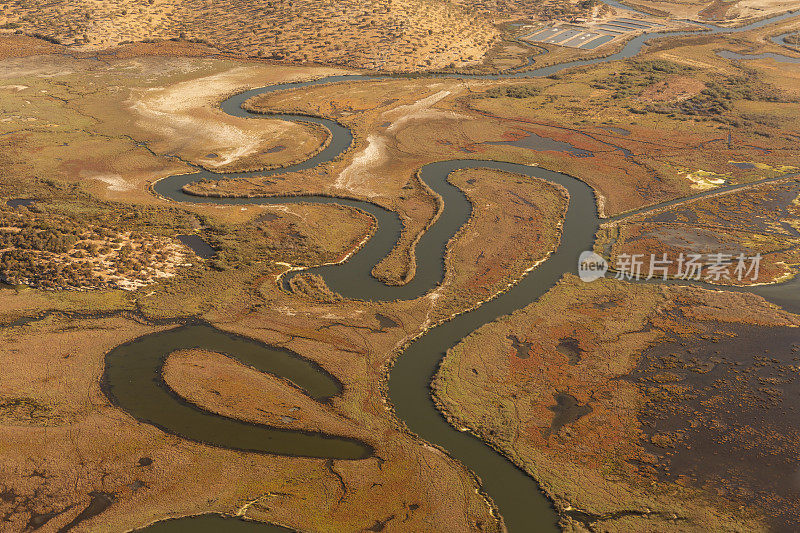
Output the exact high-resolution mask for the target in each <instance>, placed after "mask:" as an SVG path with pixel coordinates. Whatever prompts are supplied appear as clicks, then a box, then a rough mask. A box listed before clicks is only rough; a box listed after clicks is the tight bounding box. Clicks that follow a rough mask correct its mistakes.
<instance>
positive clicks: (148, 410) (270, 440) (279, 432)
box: [104, 0, 795, 532]
mask: <svg viewBox="0 0 800 533" xmlns="http://www.w3.org/2000/svg"><path fill="white" fill-rule="evenodd" d="M607 3H609V4H611V5H616V6H617V7H622V8H625V9H627V7H626V6H620V5H618V4H617V2H614V1H611V0H607ZM791 16H795V15H794V14H792V13H787V14H783V15H779V16H776V17H772V18H770V19H766V20H762V21H759V22H757V23H754V24H750V25H748V26H744V27H741V28H736V29H726V28H720V27H716V26H713V25H707V24H698V26H701V29H700V31H704V32H707V33H723V32H728V33H734V32H741V31H746V30H749V29H753V28H757V27H762V26H765V25H767V24H771V23H774V22H778V21H780V20H784V19H786V18H788V17H791ZM695 33H697V32H689V31H671V32H661V33H649V34H643V35H640V36H638V37H635V38H633V39H632V40H630V41H629V42H628V43H626V44H625V46H624V47H623V48H622V50H621V51H619V52H617V53H615V54H612V55H610V56H608V57H604V58H596V59H589V60H577V61H570V62H566V63H562V64H558V65H552V66H548V67H544V68H539V69H534V70H527V71H514V72H510V73H504V74H500V75H477V76H459V75H454V76H453V77H457V78H480V79H500V78H521V77H540V76H548V75H551V74H555V73H556V72H559V71H561V70H564V69H567V68H571V67H575V66H581V65H590V64H596V63H603V62H608V61H615V60H618V59H625V58H629V57H632V56H634V55H636V54H637V53H639V52H640V51H641V50H642V48H643V47H644V46H645V45H646V43H647V42H648V41H650V40H652V39H655V38H659V37H669V36H680V35H691V34H695ZM377 79H382V77H378V76H365V75H342V76H331V77H327V78H322V79H318V80H314V81H308V82H301V83H288V84H281V85H273V86H269V87H262V88H257V89H252V90H249V91H245V92H242V93H240V94H237V95H235V96H232V97H230V98H228V99H227V100H225V101H224V102H223V103H222V109H223V110H224V111H225V112H227V113H229V114H231V115H234V116H240V117H265V116H268V117H269V118H272V119H281V120H287V121H293V122H311V123H315V124H319V125H321V126H323V127H325V128H327V129H328V131H329V132H330V143H329V144H328V145H327V146H326V147H325V148H324V149H323V150H322V151H320V152H319V153H317V154H316V155H314V156H313V157H311V158H309V159H308V160H306V161H303V162H301V163H298V164H295V165H291V166H288V167H285V168H281V169H274V170H270V171H258V172H244V173H237V174H224V175H223V174H217V173H214V172H210V171H207V170H203V169H200V168H197V172H194V173H191V174H182V175H175V176H171V177H169V178H166V179H163V180H160V181H159V182H157V183H156V184H155V185H154V191H155V192H156V193H157V194H159V195H160V196H162V197H165V198H169V199H171V200H175V201H178V202H186V203H212V204H224V205H236V204H260V205H264V204H289V203H300V202H302V203H308V202H314V203H336V204H341V205H345V206H349V207H356V208H359V209H362V210H364V211H367V212H368V213H370V214H371V215H372V216H374V217H375V219H376V220H377V222H378V229H377V231H376V233H375V234H374V236H373V237H372V238H371V239H369V241H368V242H367V243H366V245H365V246H364V247H363V248H362V249H361V250H359V252H358V253H356V254H354V255H353V256H352V257H351V258H349V259H348V260H347V261H346V262H344V263H342V264H337V265H327V266H323V267H319V268H315V269H311V271H312V272H314V273H317V274H319V275H321V276H323V277H324V279H325V281H326V282H327V284H328V285H329V287H331V289H333V290H335V291H337V292H339V293H340V294H342V295H343V296H345V297H348V298H358V299H364V300H394V299H410V298H416V297H418V296H420V295H423V294H425V293H426V292H427V291H429V290H431V289H433V288H434V287H436V286H437V285H438V284H439V283H441V281H442V279H443V277H444V268H445V267H444V254H445V247H446V245H447V242H448V241H449V240H450V238H451V237H452V236H453V235H454V234H455V233H456V232H457V231H458V229H459V228H460V227H461V226H462V225H463V224H464V223H465V222H466V221H467V219H468V218H469V215H470V212H471V205H470V203H469V202H468V201H467V199H466V197H465V196H464V194H463V193H462V192H461V190H460V189H458V188H457V187H455V186H453V185H451V184H450V183H449V182H448V181H447V177H448V175H449V174H450V173H451V172H453V171H455V170H458V169H465V168H489V169H498V170H505V171H508V172H513V173H516V174H521V175H525V176H528V177H531V178H538V179H543V180H547V181H549V182H551V183H556V184H558V185H561V186H563V187H565V188H566V189H567V191H568V192H569V207H568V210H567V213H566V215H565V220H564V224H563V233H562V238H561V241H560V244H559V246H558V248H557V249H556V250H555V251H554V252H553V254H552V255H551V256H550V257H549V258H548V259H547V260H546V261H545V262H544V263H542V264H541V265H539V266H538V267H537V268H536V269H534V270H533V271H532V272H531V273H530V274H528V276H527V277H525V278H524V279H523V280H522V281H520V282H519V283H518V284H516V285H515V286H514V287H512V288H511V289H510V290H509V291H507V292H505V293H503V294H501V295H499V296H498V297H496V298H494V299H492V300H490V301H488V302H486V303H483V304H482V305H480V306H479V307H477V308H476V309H474V310H472V311H469V312H467V313H463V314H461V315H459V316H457V317H455V318H454V319H453V320H450V321H448V322H445V323H443V324H441V325H438V326H436V327H434V328H432V329H429V330H427V331H426V332H425V333H424V334H422V335H420V336H419V337H418V338H416V340H414V341H413V342H412V343H411V344H410V345H408V346H407V347H406V349H405V350H404V352H403V353H402V355H400V357H399V358H398V359H397V362H396V364H395V366H394V368H393V369H392V370H391V373H390V376H389V399H390V400H391V402H392V404H393V406H394V408H395V412H396V414H397V416H398V417H399V419H400V420H402V421H403V422H404V423H405V424H406V425H407V427H408V428H409V430H410V431H412V432H414V433H415V434H417V435H418V436H420V437H421V438H423V439H425V440H427V441H428V442H431V443H433V444H437V445H440V446H442V447H443V448H444V449H446V450H447V451H448V452H449V453H450V454H451V455H452V456H453V457H455V458H456V459H458V460H459V461H461V462H462V463H464V464H465V465H466V466H468V467H469V468H470V469H472V470H473V471H474V472H475V473H476V474H477V475H478V476H479V477H480V479H481V488H482V490H483V491H485V493H486V494H488V495H489V496H490V497H491V498H492V500H493V501H494V502H495V504H496V505H497V506H498V508H499V509H500V512H501V514H502V516H503V518H504V520H505V523H506V525H507V527H508V529H509V530H510V531H512V532H518V531H554V530H556V529H557V528H556V522H557V519H558V517H557V515H556V513H555V511H554V510H553V508H552V505H551V504H550V502H549V501H548V500H547V499H546V498H545V497H544V495H543V494H542V493H541V491H540V490H539V487H538V486H537V484H536V482H535V481H534V480H533V479H532V478H531V477H530V476H528V475H527V474H526V473H524V472H523V471H522V470H521V469H519V468H517V467H516V466H515V465H514V464H512V463H511V462H510V461H508V460H507V459H506V458H504V457H503V456H501V455H500V454H498V453H496V452H495V451H494V450H492V449H491V448H490V447H488V446H486V445H485V444H484V443H483V442H481V441H480V440H478V439H476V438H474V437H473V436H471V435H470V434H469V433H465V432H461V431H458V430H457V429H455V428H453V427H452V426H451V425H450V424H448V423H447V421H446V420H445V419H444V418H443V417H442V416H441V414H440V413H439V412H438V410H437V409H436V407H435V405H434V403H433V401H432V399H431V397H430V388H429V382H430V379H431V377H432V376H433V374H434V373H435V371H436V369H437V367H438V364H439V362H440V360H441V358H442V357H443V356H444V354H445V352H446V351H447V350H448V349H449V348H450V347H452V346H454V345H455V344H457V343H458V342H459V341H460V340H461V339H463V338H464V337H465V336H467V335H469V334H470V333H471V332H472V331H474V330H475V329H477V328H479V327H480V326H482V325H484V324H486V323H489V322H491V321H493V320H495V319H496V318H498V317H500V316H503V315H506V314H509V313H511V312H513V311H515V310H517V309H520V308H522V307H524V306H526V305H528V304H530V303H531V302H533V301H536V300H537V299H538V298H539V297H540V296H542V295H543V294H544V293H545V292H547V291H548V290H550V288H551V287H552V286H553V285H554V284H555V283H556V282H557V281H558V279H559V278H561V276H562V275H563V274H564V273H565V272H572V271H575V268H576V264H577V258H578V255H579V254H580V252H581V251H583V250H589V249H592V246H593V239H594V235H595V232H596V231H597V229H598V226H599V224H600V220H599V218H598V214H597V208H596V201H595V197H594V193H593V191H592V189H591V188H590V187H589V186H588V185H587V184H585V183H584V182H582V181H579V180H577V179H575V178H573V177H571V176H567V175H565V174H560V173H557V172H552V171H549V170H546V169H543V168H539V167H532V166H527V165H521V164H516V163H507V162H498V161H483V160H474V159H461V160H451V161H442V162H436V163H431V164H428V165H425V166H424V167H422V169H421V174H420V176H421V179H422V180H423V181H424V182H425V183H427V185H428V186H430V187H431V188H432V189H433V190H434V191H435V192H436V193H438V194H440V195H441V196H442V199H443V200H444V210H443V212H442V214H441V216H440V217H439V219H438V221H437V222H436V224H435V225H434V226H433V227H432V228H430V230H429V231H427V232H426V233H425V235H424V236H423V237H422V238H421V239H420V241H419V243H418V245H417V250H416V257H417V270H416V275H415V277H414V279H413V280H412V281H411V282H410V283H408V284H406V285H403V286H387V285H385V284H383V283H381V282H380V281H378V280H376V279H375V278H373V277H372V276H371V275H370V272H371V270H372V268H373V267H374V266H375V264H377V263H378V262H379V261H380V260H381V259H382V258H383V257H385V256H386V254H387V253H389V251H390V250H391V249H392V248H393V246H394V245H395V243H396V242H397V239H398V237H399V235H400V231H401V229H402V228H401V223H400V220H399V217H398V216H397V214H396V213H393V212H391V211H388V210H386V209H384V208H382V207H380V206H377V205H375V204H372V203H369V202H365V201H361V200H357V199H348V198H329V197H323V196H303V197H269V198H209V197H198V196H192V195H188V194H186V193H184V192H183V190H182V188H183V186H185V185H187V184H189V183H192V182H195V181H198V180H200V179H217V180H218V179H229V178H240V177H249V176H268V175H275V174H287V173H291V172H295V171H298V170H303V169H309V168H314V167H316V166H318V165H320V164H323V163H326V162H329V161H331V160H332V159H334V158H335V157H337V156H338V155H340V154H342V153H343V152H344V151H346V150H347V149H348V148H349V147H350V145H351V144H352V141H353V136H352V133H351V132H350V131H349V130H348V129H347V128H346V127H344V126H342V125H341V124H339V123H337V122H335V121H332V120H329V119H325V118H320V117H312V116H304V115H292V114H271V115H262V114H256V113H251V112H249V111H246V110H244V109H243V108H242V104H243V103H244V102H245V101H247V100H248V99H250V98H252V97H254V96H258V95H261V94H265V93H269V92H274V91H279V90H287V89H299V88H303V87H310V86H314V85H321V84H329V83H336V82H343V81H349V82H360V81H363V82H366V81H374V80H377ZM775 179H779V178H775ZM722 190H725V189H724V188H723V189H717V190H716V191H714V192H715V193H718V192H720V191H722ZM676 202H677V201H676ZM667 204H669V203H665V205H667ZM290 275H291V274H290ZM285 281H286V280H284V282H285ZM192 328H194V329H192ZM194 347H197V348H204V349H209V350H216V351H220V352H223V353H226V354H228V355H230V356H231V357H233V358H236V359H239V360H241V361H244V362H246V363H247V364H251V365H254V366H256V367H257V368H259V369H260V370H262V371H265V372H273V373H276V374H278V375H281V376H283V377H285V378H287V379H289V380H291V381H293V382H294V383H295V384H296V385H297V386H298V387H300V388H301V389H303V390H304V391H305V392H306V393H307V394H308V395H309V396H311V397H312V398H316V399H318V400H321V401H325V400H326V399H328V398H331V397H332V396H334V395H335V394H337V393H338V391H339V389H338V381H337V380H336V379H335V378H334V377H333V376H330V375H329V374H327V373H325V372H324V371H323V370H322V369H321V368H319V367H318V366H316V365H314V364H313V363H311V362H310V361H307V360H305V359H303V358H300V357H299V356H297V355H296V354H293V353H291V352H288V351H286V350H280V349H276V348H271V347H269V346H265V345H263V344H260V343H257V342H256V341H253V340H250V339H246V338H243V337H239V336H236V335H230V334H226V333H222V332H220V331H218V330H216V329H214V328H213V327H211V326H209V325H206V324H195V325H188V326H183V327H181V328H179V329H177V330H172V331H170V332H166V333H155V334H152V335H149V336H145V337H142V338H140V339H137V340H135V341H132V342H130V343H127V344H124V345H122V346H120V347H118V348H116V349H114V350H112V352H110V353H109V354H108V356H107V358H106V372H105V377H104V390H105V391H106V393H107V394H108V395H109V397H110V398H111V399H112V401H113V402H114V403H115V404H116V405H117V406H119V407H120V408H121V409H124V410H126V411H127V412H129V413H130V414H131V415H133V416H135V417H136V418H137V419H139V420H142V421H145V422H148V423H151V424H154V425H156V426H158V427H160V428H161V429H163V430H164V431H167V432H170V433H174V434H176V435H180V436H182V437H185V438H188V439H192V440H196V441H199V442H204V443H208V444H211V445H214V446H221V447H226V448H231V449H238V450H250V451H255V452H264V453H277V454H287V455H302V456H310V457H321V458H341V459H357V458H360V457H366V456H368V455H370V454H371V448H370V447H369V446H368V445H366V444H364V443H360V442H357V441H355V440H353V439H349V438H345V437H336V436H332V435H322V434H318V433H309V432H300V431H290V430H283V429H276V428H271V427H269V426H263V425H258V424H249V423H244V422H241V421H237V420H233V419H230V418H227V417H222V416H219V415H214V414H212V413H208V412H205V411H203V410H201V409H199V408H197V407H195V406H193V405H191V404H188V403H187V402H185V401H184V400H182V399H181V398H180V397H179V396H177V395H176V394H175V393H173V392H172V391H171V390H169V388H168V387H167V386H166V385H165V384H164V383H163V381H161V378H160V369H161V366H162V365H163V363H164V361H165V359H166V357H167V355H168V354H169V353H171V352H172V351H175V350H178V349H183V348H194ZM220 520H221V518H220V517H219V516H215V515H209V516H206V517H193V518H187V519H181V520H170V521H165V522H161V523H158V524H156V525H155V526H152V531H159V532H161V531H173V532H174V531H185V530H186V529H187V528H189V529H191V530H193V531H199V530H204V529H203V528H205V530H209V531H211V530H214V527H215V526H214V524H219V523H220V522H219V521H220ZM258 527H259V525H258V524H254V523H247V525H242V528H246V529H248V530H249V529H251V528H258ZM264 527H266V526H264Z"/></svg>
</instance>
